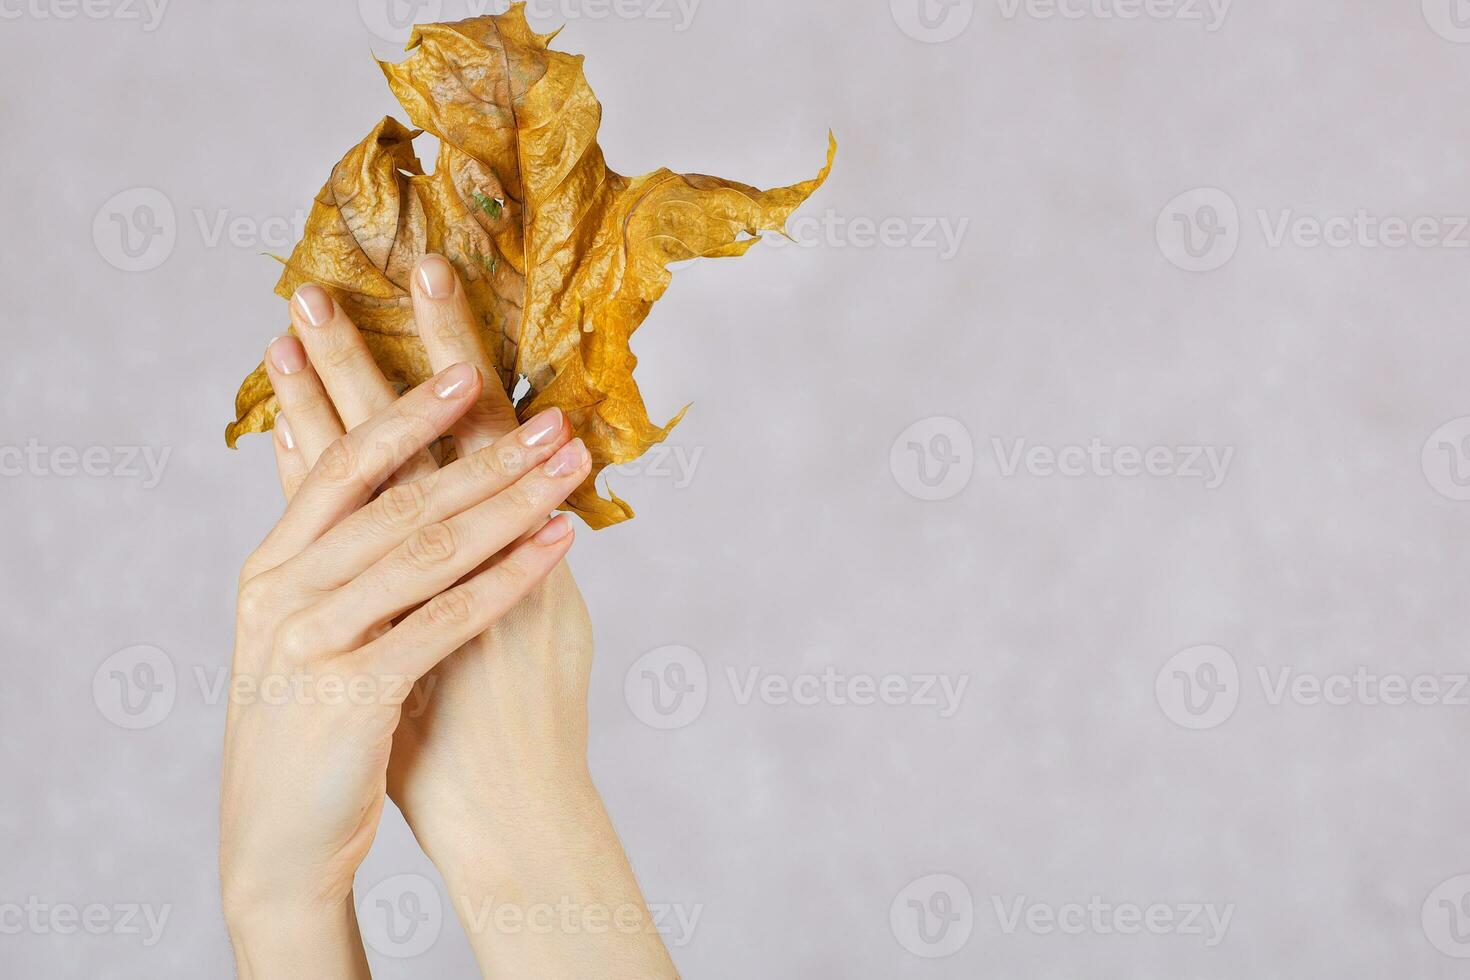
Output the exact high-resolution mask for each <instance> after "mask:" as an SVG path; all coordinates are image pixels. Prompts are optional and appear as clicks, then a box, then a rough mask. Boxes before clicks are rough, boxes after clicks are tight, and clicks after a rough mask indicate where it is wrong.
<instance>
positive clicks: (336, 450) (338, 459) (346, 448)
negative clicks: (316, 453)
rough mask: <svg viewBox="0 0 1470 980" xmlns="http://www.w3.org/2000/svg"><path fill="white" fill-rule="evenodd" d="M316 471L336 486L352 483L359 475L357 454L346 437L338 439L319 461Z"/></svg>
mask: <svg viewBox="0 0 1470 980" xmlns="http://www.w3.org/2000/svg"><path fill="white" fill-rule="evenodd" d="M316 469H317V472H318V473H320V474H321V476H322V479H324V480H327V481H328V482H330V483H332V484H334V485H341V484H345V483H350V482H352V481H353V479H354V478H355V475H356V473H357V453H356V451H355V450H354V449H353V447H352V444H351V443H349V442H348V441H347V439H346V438H345V437H344V438H340V439H336V440H334V441H333V442H332V444H331V445H330V446H328V447H327V448H326V449H325V450H324V451H323V452H322V454H321V457H320V458H319V459H317V461H316Z"/></svg>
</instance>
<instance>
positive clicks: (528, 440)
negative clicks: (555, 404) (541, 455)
mask: <svg viewBox="0 0 1470 980" xmlns="http://www.w3.org/2000/svg"><path fill="white" fill-rule="evenodd" d="M560 431H561V409H559V408H548V409H547V410H546V411H544V412H542V413H541V414H539V415H537V416H536V417H535V418H533V419H532V420H531V421H529V422H527V423H526V424H525V425H524V426H522V427H521V445H523V446H539V445H541V443H543V442H545V441H546V440H547V439H550V438H551V437H552V436H554V435H556V434H557V433H558V432H560Z"/></svg>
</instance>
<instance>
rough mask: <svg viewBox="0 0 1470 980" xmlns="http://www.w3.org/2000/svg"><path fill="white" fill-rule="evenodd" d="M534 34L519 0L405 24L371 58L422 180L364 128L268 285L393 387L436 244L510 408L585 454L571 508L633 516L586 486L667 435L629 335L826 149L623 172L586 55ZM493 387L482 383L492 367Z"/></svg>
mask: <svg viewBox="0 0 1470 980" xmlns="http://www.w3.org/2000/svg"><path fill="white" fill-rule="evenodd" d="M552 37H553V35H550V34H538V33H536V32H535V31H533V30H531V27H530V25H529V24H528V23H527V21H526V18H525V4H524V3H517V4H515V5H514V6H512V7H511V8H510V10H509V11H508V12H506V13H504V14H499V15H493V16H488V17H478V18H473V19H470V20H465V21H460V22H458V23H452V24H426V25H421V26H419V27H417V28H416V29H415V30H414V33H413V36H412V37H411V38H410V39H409V43H408V49H409V50H410V51H411V52H412V54H411V55H410V57H409V58H408V59H407V60H405V61H404V62H402V63H401V64H388V63H380V64H381V67H382V69H383V73H384V74H385V75H386V76H387V78H388V84H389V86H390V87H391V88H392V90H393V94H394V95H395V96H397V98H398V100H399V102H401V103H402V104H403V107H404V109H405V110H406V111H407V112H408V116H409V119H410V120H411V121H412V122H413V124H414V125H415V126H418V127H419V128H420V130H422V131H428V132H430V133H432V134H433V135H434V136H436V137H438V138H439V141H440V150H439V159H438V161H437V163H436V165H435V169H434V172H433V173H425V172H424V169H423V166H422V165H421V164H420V163H419V160H418V158H417V157H416V156H415V154H414V151H413V139H414V137H415V136H416V135H418V133H417V132H415V131H413V130H410V129H408V128H407V127H405V126H403V125H402V124H401V123H399V122H397V121H396V120H394V119H392V118H386V119H384V120H383V121H382V122H381V123H379V124H378V126H377V128H375V129H374V130H373V131H372V133H371V134H369V135H368V137H367V138H366V139H365V140H363V141H362V142H361V143H359V144H358V145H357V146H355V147H353V149H352V150H351V151H349V152H348V154H347V155H346V156H345V157H343V159H342V161H341V162H340V163H338V164H337V166H336V167H335V168H334V169H333V171H332V176H331V178H330V179H329V180H328V181H327V184H326V186H325V187H323V188H322V192H321V193H320V194H319V195H318V196H317V199H316V203H315V205H314V206H313V208H312V211H311V215H310V217H309V218H308V219H307V223H306V229H305V234H304V236H303V239H302V241H301V243H300V244H299V245H297V247H296V250H295V251H294V252H293V253H292V255H291V257H290V259H288V260H287V261H286V271H285V273H284V274H283V275H282V276H281V281H280V282H279V283H278V284H277V286H276V292H277V293H279V294H280V295H281V296H282V297H286V298H289V297H290V296H291V295H292V293H293V292H294V291H295V290H296V288H297V287H298V286H300V285H302V284H303V283H306V282H317V283H320V284H321V285H323V286H324V287H326V288H327V289H328V291H330V292H331V293H332V295H333V298H334V299H336V300H337V302H339V303H340V304H341V305H342V307H343V309H344V310H345V311H346V312H347V313H348V314H349V315H350V316H351V317H352V318H353V320H354V321H355V322H356V323H357V325H358V327H359V329H361V331H362V333H363V336H364V338H365V340H366V342H367V344H368V347H369V348H370V349H371V350H372V353H373V356H374V357H375V358H376V360H377V362H378V364H379V366H380V367H382V369H383V372H384V373H385V374H386V375H387V377H388V379H389V380H390V381H392V382H395V383H398V384H401V385H405V386H409V385H416V384H418V383H420V382H422V381H423V380H425V379H426V378H428V377H429V376H430V375H431V373H432V372H431V370H430V368H429V363H428V358H427V356H426V355H425V352H424V348H423V345H422V344H421V343H420V342H419V338H418V332H417V331H416V329H415V328H414V323H413V308H412V303H411V300H410V296H409V287H408V284H409V276H410V275H411V274H412V272H413V270H414V268H415V267H416V265H417V263H418V261H419V260H420V259H421V258H423V256H424V255H425V254H427V253H429V252H438V253H440V254H442V255H444V256H445V257H446V258H447V259H449V261H450V262H451V263H453V264H454V266H455V269H456V270H457V271H458V273H459V275H460V278H461V280H462V282H463V284H464V287H465V289H466V291H467V292H468V294H469V297H470V304H471V306H472V308H473V309H474V311H475V313H476V315H477V316H478V317H479V319H480V329H481V331H482V336H483V339H484V340H485V342H486V349H487V350H488V351H489V352H490V355H491V357H492V358H495V359H496V361H497V367H498V369H499V372H500V382H501V384H502V385H504V386H505V389H506V391H507V393H513V392H514V391H515V389H516V387H517V385H518V384H519V383H520V381H521V380H522V379H524V381H525V382H526V383H527V384H528V385H529V390H528V392H527V393H526V394H525V396H524V397H522V398H521V400H520V401H519V402H518V403H517V412H518V414H519V415H520V416H521V418H523V419H525V418H529V417H530V416H532V415H534V414H535V413H536V412H539V411H541V410H543V409H545V408H549V407H551V406H556V407H559V408H561V409H562V410H563V411H565V412H566V413H567V416H568V418H569V419H570V421H571V424H572V427H573V428H574V429H575V430H576V432H577V434H578V435H579V436H581V437H582V439H583V441H584V442H585V443H586V444H587V448H588V450H589V451H590V453H591V455H592V461H593V469H592V473H591V475H590V476H589V477H588V478H587V482H586V483H584V484H583V485H582V486H581V487H579V488H578V489H577V491H576V492H575V493H574V494H573V495H572V497H571V498H570V500H568V502H567V509H569V510H571V511H573V512H575V513H577V514H579V515H580V516H581V517H582V518H583V519H584V520H586V521H587V523H588V524H589V525H591V526H592V527H594V528H602V527H607V526H608V525H611V524H616V523H619V522H621V521H624V520H627V519H628V518H630V517H632V516H633V511H632V509H631V508H629V507H628V505H627V504H626V503H624V502H623V501H621V500H619V499H618V498H617V497H616V496H615V495H613V494H611V492H609V495H608V498H603V497H600V496H599V495H598V493H597V488H596V479H597V475H598V474H599V473H600V472H601V471H602V470H603V469H604V468H606V467H608V466H611V465H616V464H619V463H626V462H630V461H632V460H635V459H637V458H638V457H639V456H642V455H643V454H644V453H645V452H646V451H647V450H648V449H649V447H651V446H653V445H655V444H656V443H658V442H661V441H662V440H663V439H664V438H666V437H667V436H668V434H669V432H670V431H671V430H672V429H673V427H674V426H675V425H676V424H678V421H679V417H682V415H683V413H682V412H681V413H680V416H679V417H676V418H674V419H673V420H672V421H670V422H669V423H667V424H666V425H662V426H659V425H655V424H654V423H653V422H651V421H650V420H649V418H648V412H647V410H646V409H645V407H644V405H643V398H642V395H641V394H640V393H639V391H638V386H637V384H636V383H635V382H634V381H633V369H634V367H635V366H636V364H637V359H636V358H635V357H634V356H633V354H632V352H631V351H630V350H629V346H628V345H629V338H631V337H632V335H633V332H634V331H635V330H637V329H638V327H639V325H640V324H642V323H643V321H644V319H645V318H646V317H647V316H648V312H649V310H650V309H651V308H652V306H653V304H654V302H655V301H656V300H658V298H659V297H660V296H662V295H663V293H664V290H666V289H667V288H668V285H669V281H670V279H671V275H670V273H669V271H668V268H667V266H668V265H669V264H670V263H672V262H679V261H683V260H686V259H693V258H699V257H716V256H734V255H743V254H744V253H745V252H746V251H747V250H748V249H750V248H751V246H753V245H754V244H755V243H756V242H757V241H758V240H759V238H758V235H759V233H760V232H762V231H779V230H782V229H783V228H784V227H785V224H786V220H787V218H788V217H789V216H790V215H791V213H792V212H793V211H795V210H796V208H797V207H798V206H799V205H800V204H801V203H802V202H803V201H805V200H806V199H807V198H808V197H809V196H810V195H811V194H812V192H814V191H815V190H816V189H817V188H818V187H820V186H821V185H822V183H823V182H824V181H825V180H826V178H827V175H828V174H829V173H830V172H831V169H832V160H833V157H834V156H835V154H836V149H837V145H836V141H835V140H829V147H828V155H827V163H826V166H825V167H824V168H823V169H822V171H821V173H820V174H818V175H817V176H816V177H815V178H814V179H812V180H808V181H804V182H802V183H799V184H795V185H792V186H790V187H782V188H776V189H773V190H767V191H762V190H759V189H757V188H754V187H749V186H747V185H745V184H739V183H735V182H733V181H728V180H721V179H719V178H716V177H706V176H703V175H698V174H676V173H673V172H672V171H669V170H658V171H655V172H654V173H651V174H646V175H644V176H642V177H633V178H629V177H623V176H621V175H619V174H616V173H614V172H613V171H611V170H609V169H608V167H607V164H606V162H605V161H604V159H603V156H602V150H601V148H600V147H599V146H598V145H597V131H598V127H599V125H600V123H601V120H602V106H601V105H600V104H599V103H598V101H597V98H596V96H594V95H593V93H592V89H591V87H590V86H589V85H588V84H587V79H586V77H585V75H584V74H583V71H582V58H581V56H579V55H570V54H566V53H564V52H560V51H552V50H551V49H550V47H549V44H550V41H551V39H552ZM487 380H488V379H487ZM276 408H277V406H276V402H275V396H274V394H273V393H272V392H271V387H270V382H269V380H268V379H267V378H266V375H265V370H264V367H257V368H256V370H255V371H254V372H253V373H252V374H251V375H250V376H249V377H248V378H246V380H245V382H244V384H243V385H242V386H241V388H240V392H239V394H238V396H237V397H236V402H235V412H236V421H235V422H234V423H233V424H231V425H230V426H229V428H228V429H227V430H226V434H225V438H226V441H227V442H228V443H229V444H230V446H232V447H233V446H234V445H235V440H236V439H237V438H239V436H240V435H242V434H244V433H247V432H262V431H265V430H267V429H269V428H271V426H272V425H273V424H274V420H275V413H276Z"/></svg>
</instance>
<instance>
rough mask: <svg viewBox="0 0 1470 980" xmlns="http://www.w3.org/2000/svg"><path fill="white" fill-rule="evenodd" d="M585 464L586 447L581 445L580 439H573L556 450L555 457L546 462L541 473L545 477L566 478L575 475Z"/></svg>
mask: <svg viewBox="0 0 1470 980" xmlns="http://www.w3.org/2000/svg"><path fill="white" fill-rule="evenodd" d="M586 462H587V447H586V446H584V445H583V444H582V440H581V439H573V440H572V441H571V442H569V443H567V444H566V445H565V446H562V447H561V449H559V450H557V453H556V455H555V456H553V457H551V458H550V459H549V460H547V461H546V465H545V466H544V467H542V471H543V472H544V473H545V474H546V475H547V476H566V475H567V474H568V473H575V472H577V471H578V470H580V469H581V468H582V465H583V464H584V463H586Z"/></svg>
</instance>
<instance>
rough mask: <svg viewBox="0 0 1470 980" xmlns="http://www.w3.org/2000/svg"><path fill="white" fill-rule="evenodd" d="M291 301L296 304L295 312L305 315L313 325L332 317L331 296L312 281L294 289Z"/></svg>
mask: <svg viewBox="0 0 1470 980" xmlns="http://www.w3.org/2000/svg"><path fill="white" fill-rule="evenodd" d="M291 302H293V303H295V304H296V312H298V313H300V314H301V315H302V316H303V317H305V318H306V322H307V323H309V324H311V325H312V326H313V327H319V326H321V325H322V324H324V323H326V322H327V321H328V320H330V319H331V318H332V310H333V308H334V307H333V305H332V296H331V294H330V293H328V292H327V291H326V290H325V289H323V288H322V287H320V286H318V285H317V284H316V283H314V282H309V283H307V284H306V285H305V286H302V287H301V288H300V289H298V290H296V296H295V298H294V299H292V301H291Z"/></svg>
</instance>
